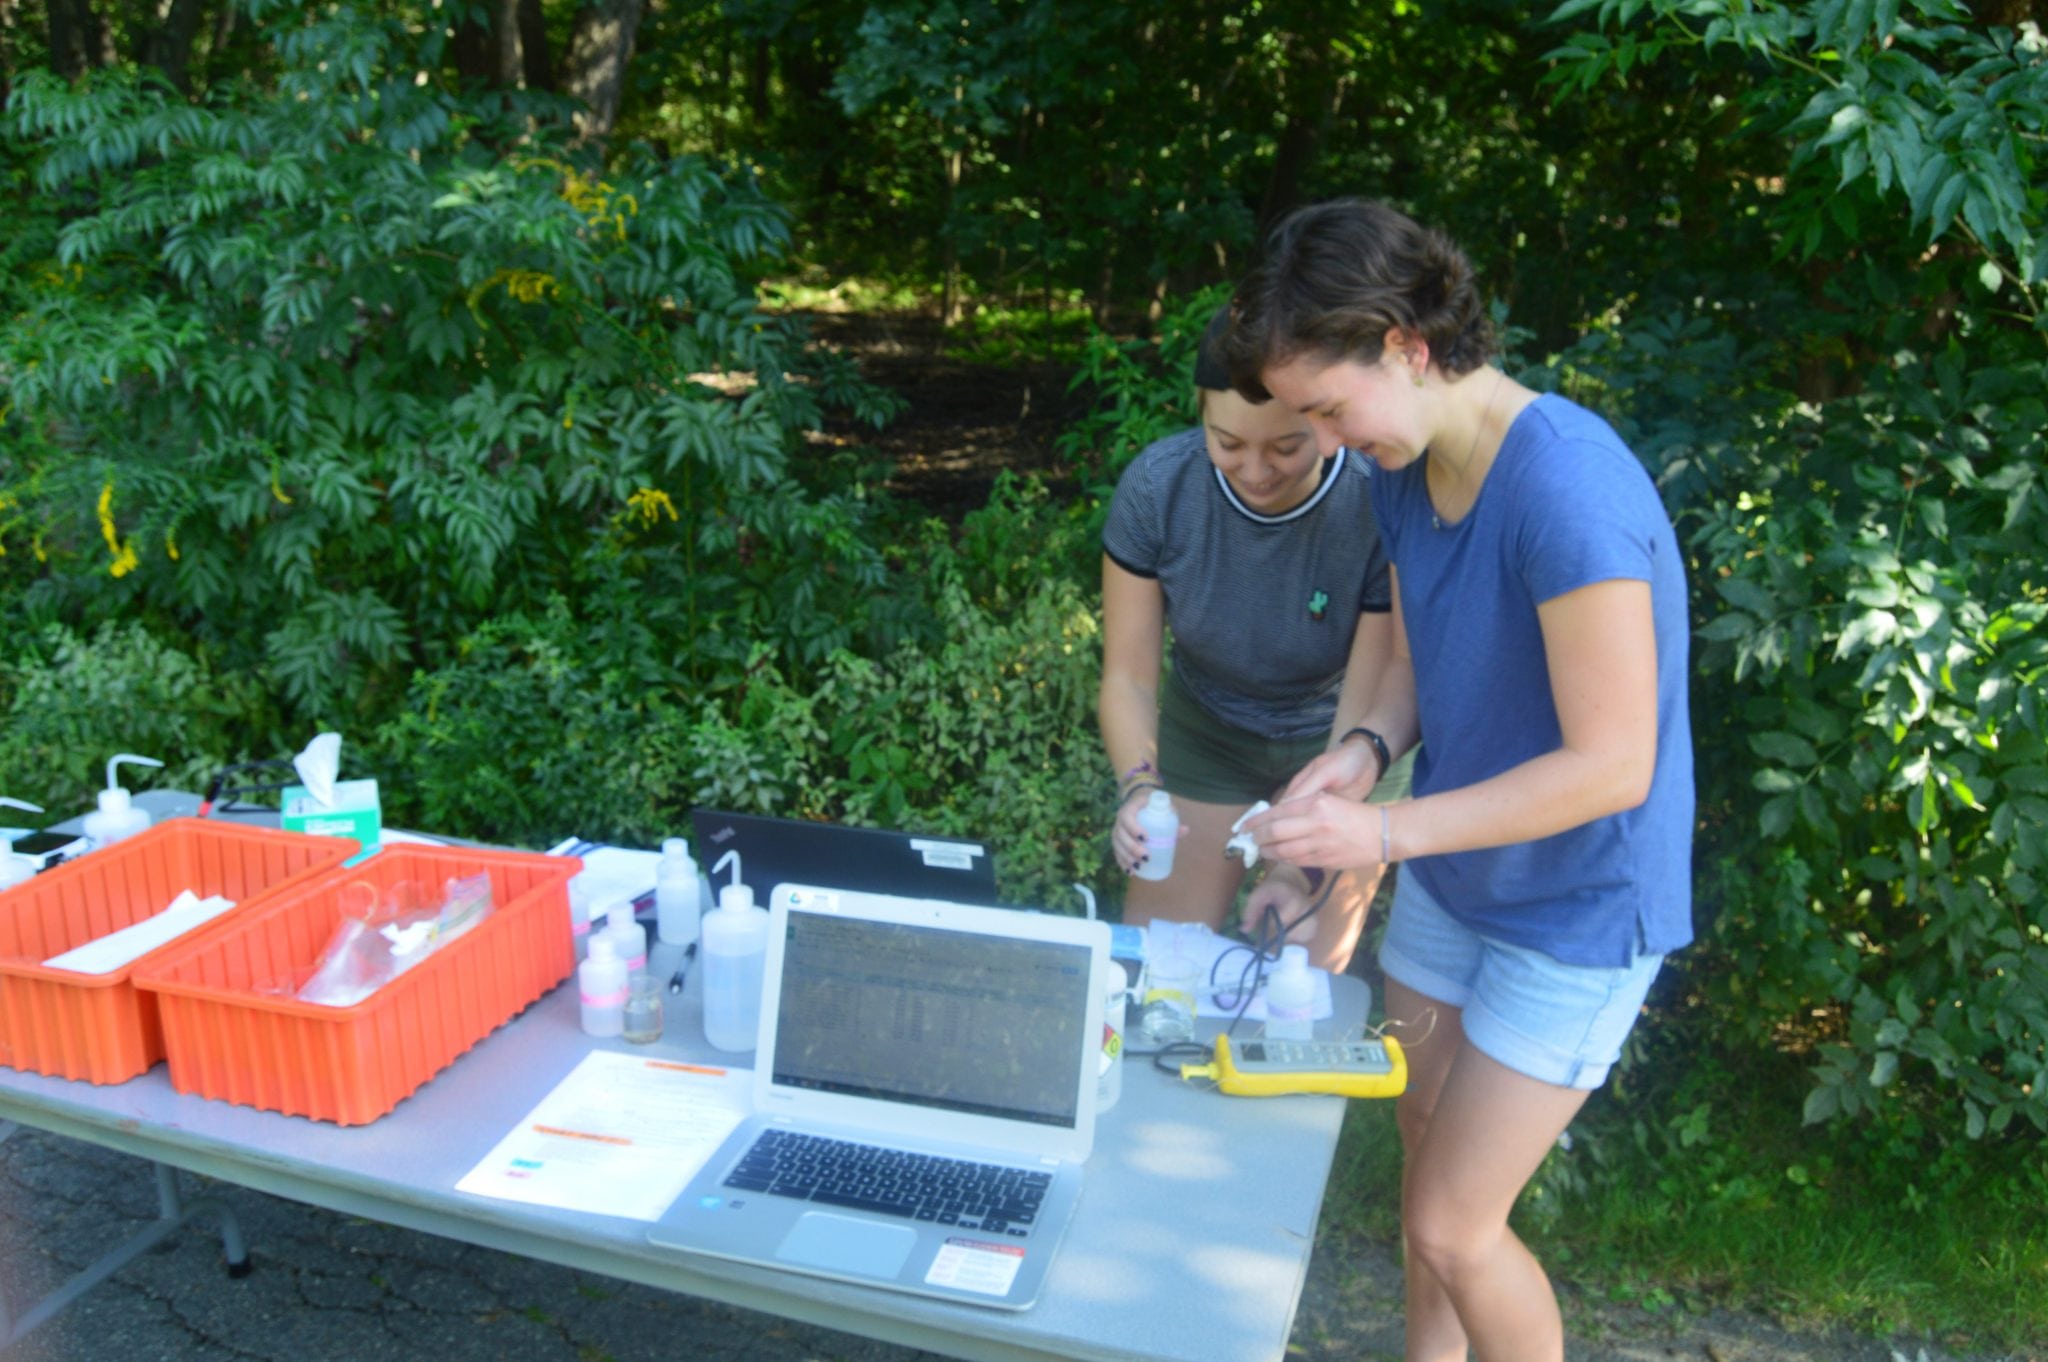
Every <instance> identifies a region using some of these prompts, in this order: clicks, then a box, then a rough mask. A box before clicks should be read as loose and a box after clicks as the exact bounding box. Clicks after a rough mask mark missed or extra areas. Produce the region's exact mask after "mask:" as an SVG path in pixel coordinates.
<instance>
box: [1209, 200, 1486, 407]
mask: <svg viewBox="0 0 2048 1362" xmlns="http://www.w3.org/2000/svg"><path fill="white" fill-rule="evenodd" d="M1393 327H1400V328H1401V329H1402V330H1404V331H1412V332H1414V333H1416V334H1417V335H1419V336H1421V337H1422V338H1423V339H1424V340H1426V341H1428V342H1429V354H1430V358H1431V359H1433V360H1435V361H1436V364H1437V367H1438V368H1440V369H1442V370H1443V371H1444V372H1445V373H1446V374H1450V375H1452V376H1454V377H1455V376H1456V375H1459V374H1466V373H1470V372H1471V371H1472V370H1474V369H1477V368H1478V367H1479V366H1480V365H1482V364H1484V363H1485V362H1486V361H1487V359H1488V358H1490V357H1491V356H1492V355H1493V353H1494V350H1495V343H1494V335H1493V323H1492V321H1491V320H1490V319H1489V318H1488V317H1487V315H1486V308H1485V306H1484V304H1482V303H1481V302H1480V299H1479V288H1478V283H1477V281H1476V280H1475V279H1474V278H1473V276H1472V262H1471V261H1469V260H1467V259H1466V258H1465V253H1464V252H1463V251H1461V250H1459V249H1458V247H1457V244H1456V243H1455V242H1453V241H1452V240H1451V239H1450V238H1449V237H1447V236H1445V235H1444V234H1443V233H1442V232H1439V231H1436V230H1435V229H1433V228H1428V227H1423V226H1421V225H1420V224H1418V223H1417V222H1415V221H1414V220H1413V219H1412V218H1410V217H1408V216H1407V215H1406V214H1404V213H1402V212H1400V211H1398V210H1396V209H1394V208H1390V207H1388V206H1387V205H1386V204H1384V203H1380V202H1378V201H1376V200H1373V199H1332V200H1331V201H1330V202H1328V203H1318V204H1312V205H1310V206H1309V207H1307V208H1298V209H1296V210H1295V211H1294V212H1292V213H1289V214H1288V215H1287V216H1286V217H1285V218H1282V219H1281V220H1280V223H1279V225H1277V226H1276V227H1274V228H1273V230H1272V232H1271V233H1269V234H1268V235H1267V237H1266V250H1265V258H1264V259H1262V260H1261V261H1260V262H1259V264H1258V265H1257V266H1256V267H1255V268H1254V269H1253V270H1252V272H1251V273H1250V274H1248V275H1246V276H1245V278H1244V281H1243V282H1242V283H1240V284H1239V285H1238V288H1237V295H1236V297H1235V298H1234V299H1232V301H1231V325H1230V332H1229V334H1228V335H1227V336H1226V337H1224V341H1223V360H1224V363H1225V365H1226V366H1227V367H1228V368H1229V370H1230V380H1231V384H1232V386H1234V387H1235V388H1236V389H1237V390H1238V392H1240V393H1242V394H1243V395H1244V396H1245V397H1246V398H1248V399H1250V400H1252V401H1254V402H1263V401H1265V400H1266V398H1267V397H1269V396H1270V395H1271V394H1269V393H1268V392H1267V391H1266V385H1265V382H1264V380H1263V379H1262V378H1261V377H1260V375H1261V374H1262V373H1263V372H1264V371H1265V370H1266V369H1267V368H1268V367H1270V366H1272V365H1275V364H1284V363H1286V362H1287V361H1288V360H1291V359H1293V358H1295V357H1296V356H1299V355H1316V356H1319V357H1321V358H1323V359H1326V360H1328V361H1330V362H1331V363H1335V362H1337V361H1339V360H1347V359H1348V360H1355V361H1357V362H1358V363H1361V364H1374V363H1377V362H1378V361H1379V358H1380V352H1381V351H1382V350H1384V349H1385V348H1386V338H1387V332H1388V330H1389V329H1391V328H1393Z"/></svg>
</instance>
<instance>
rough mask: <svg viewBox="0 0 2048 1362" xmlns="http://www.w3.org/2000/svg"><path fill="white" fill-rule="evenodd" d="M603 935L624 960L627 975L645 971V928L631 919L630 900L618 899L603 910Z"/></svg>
mask: <svg viewBox="0 0 2048 1362" xmlns="http://www.w3.org/2000/svg"><path fill="white" fill-rule="evenodd" d="M604 936H605V939H606V940H608V941H610V942H611V943H612V950H613V951H615V952H616V953H617V954H618V957H619V959H621V960H623V961H625V962H626V973H627V975H628V976H629V977H636V976H639V975H643V974H645V973H647V929H646V928H645V927H642V926H641V925H640V924H639V923H637V922H635V921H634V920H633V905H632V902H631V901H630V900H627V899H619V900H618V901H616V902H614V903H613V904H612V906H611V907H609V908H607V909H605V910H604Z"/></svg>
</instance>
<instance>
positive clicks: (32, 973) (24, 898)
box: [0, 818, 356, 1083]
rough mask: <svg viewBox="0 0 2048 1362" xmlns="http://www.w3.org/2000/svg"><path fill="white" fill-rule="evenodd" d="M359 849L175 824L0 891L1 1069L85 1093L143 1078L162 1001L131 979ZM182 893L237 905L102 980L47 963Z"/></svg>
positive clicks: (158, 1034)
mask: <svg viewBox="0 0 2048 1362" xmlns="http://www.w3.org/2000/svg"><path fill="white" fill-rule="evenodd" d="M355 851H356V845H355V843H354V842H351V841H348V840H347V839H345V838H338V837H308V836H306V835H304V834H302V833H295V832H278V831H275V830H274V829H270V828H252V827H247V826H245V825H242V824H238V823H209V822H205V821H202V820H200V819H197V818H173V819H169V820H167V821H165V822H162V823H159V824H157V825H156V826H155V827H153V828H151V829H149V830H148V831H147V832H144V833H141V834H139V835H137V836H135V837H131V838H129V839H128V840H127V841H124V842H120V843H118V844H116V845H114V846H111V847H108V848H107V849H106V850H104V851H96V852H94V853H92V854H91V855H90V856H81V857H78V858H77V859H75V860H70V861H66V862H65V863H64V864H62V865H59V866H54V867H52V868H51V869H49V870H46V871H44V872H43V873H42V874H40V875H37V876H36V877H35V878H34V879H33V880H30V881H29V882H28V883H26V884H22V885H19V886H17V887H15V888H13V889H9V890H7V891H5V892H4V893H0V1064H5V1065H7V1066H8V1067H9V1068H14V1069H26V1070H29V1071H30V1072H33V1073H40V1074H49V1075H52V1076H53V1077H56V1078H76V1079H83V1080H84V1081H85V1082H88V1083H121V1082H125V1081H127V1080H128V1079H131V1078H133V1077H135V1075H137V1074H139V1073H142V1072H143V1071H144V1070H146V1069H148V1068H149V1067H150V1066H151V1065H152V1064H155V1063H156V1062H157V1061H158V1060H160V1059H162V1058H163V1057H164V1039H163V1031H162V1027H161V1025H160V1023H159V1020H158V1008H157V1000H156V998H155V996H154V995H152V994H149V993H145V992H141V991H139V990H138V989H137V988H136V987H135V985H134V976H135V975H136V974H137V973H138V972H139V971H141V970H143V969H145V968H147V967H149V966H150V965H152V964H154V963H157V962H159V961H161V960H164V959H167V958H169V957H170V956H172V955H174V954H176V953H177V952H179V951H181V950H184V949H186V948H187V947H189V946H190V945H191V944H192V943H193V942H195V941H196V940H198V939H200V938H204V937H210V936H211V935H212V934H214V933H216V932H220V931H224V930H227V929H228V927H229V925H230V924H231V923H233V922H235V921H237V920H239V919H240V918H241V917H242V916H243V915H245V914H247V913H250V912H254V911H257V910H259V909H260V908H261V906H262V904H263V903H264V902H265V901H266V900H267V899H268V898H270V897H272V896H274V895H275V894H277V893H279V892H283V891H286V890H289V889H292V888H295V887H297V886H298V885H300V884H302V883H305V882H307V881H309V880H310V879H312V878H313V877H314V876H317V875H320V874H322V873H324V872H326V871H329V870H332V869H334V868H335V867H337V866H339V865H340V864H341V863H342V861H344V860H346V859H347V858H348V857H350V856H352V855H354V854H355ZM182 889H190V890H191V891H192V892H194V893H195V894H198V895H200V896H201V897H202V898H203V897H206V896H208V895H211V894H219V895H222V896H224V897H226V898H230V899H233V900H234V901H235V904H236V906H235V908H234V909H233V910H232V911H231V912H229V913H228V914H227V915H225V916H224V917H222V918H220V919H219V920H218V921H215V922H212V923H209V924H208V925H207V926H205V927H203V928H201V929H199V930H198V931H197V932H196V933H194V934H193V935H192V936H187V937H181V938H179V939H178V940H176V941H171V942H166V943H165V944H164V945H162V946H159V947H158V948H157V949H156V950H154V951H151V952H150V953H149V954H147V955H144V956H141V957H139V958H138V959H136V960H135V961H133V962H132V963H130V964H129V965H127V966H126V967H124V968H122V969H117V970H111V971H109V972H108V973H106V974H79V973H77V972H76V971H73V970H63V969H51V968H50V967H49V966H47V965H45V964H43V963H42V962H43V961H45V960H48V959H49V958H51V957H52V956H55V955H60V954H62V953H63V952H65V951H68V950H70V949H71V948H72V947H74V946H81V945H84V944H85V943H86V942H88V941H94V940H97V939H98V938H100V937H103V936H105V935H107V934H108V933H109V932H116V931H119V930H120V929H121V928H123V927H130V926H133V925H134V924H135V923H137V922H140V921H141V920H142V919H143V918H146V917H151V916H153V915H155V914H156V913H159V912H161V911H162V910H163V909H164V908H166V907H168V906H169V905H170V902H171V900H172V899H174V898H176V897H177V895H178V891H180V890H182Z"/></svg>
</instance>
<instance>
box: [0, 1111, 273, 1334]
mask: <svg viewBox="0 0 2048 1362" xmlns="http://www.w3.org/2000/svg"><path fill="white" fill-rule="evenodd" d="M14 1130H15V1125H14V1122H12V1121H0V1141H4V1140H5V1139H6V1138H7V1137H8V1136H9V1135H12V1134H13V1133H14ZM150 1167H151V1168H153V1169H155V1170H156V1201H157V1218H156V1219H155V1220H154V1221H152V1222H151V1223H150V1224H148V1225H146V1226H144V1227H143V1228H142V1229H140V1230H137V1231H136V1232H135V1233H134V1234H132V1235H130V1236H129V1237H128V1238H127V1239H125V1240H123V1241H122V1242H121V1243H120V1244H119V1245H117V1246H115V1247H114V1248H113V1249H111V1250H109V1251H108V1252H107V1253H106V1254H104V1255H102V1256H101V1258H100V1259H99V1261H98V1262H96V1263H94V1264H93V1265H92V1266H90V1267H87V1268H84V1269H82V1270H81V1271H80V1272H79V1273H78V1274H77V1275H76V1276H74V1277H72V1278H71V1280H70V1281H68V1282H65V1283H64V1284H63V1285H62V1286H60V1287H58V1288H57V1289H56V1290H55V1291H52V1292H51V1293H50V1294H49V1295H47V1296H45V1297H44V1298H43V1299H42V1300H40V1301H38V1302H36V1304H35V1306H34V1308H32V1309H31V1310H29V1311H28V1313H26V1314H24V1315H23V1316H22V1317H21V1318H20V1319H18V1320H17V1319H15V1318H13V1317H12V1315H11V1314H10V1313H9V1312H8V1309H7V1306H6V1303H5V1302H4V1301H0V1348H7V1347H10V1346H12V1345H13V1344H14V1343H16V1342H18V1341H19V1340H21V1339H22V1338H24V1337H26V1336H27V1335H28V1334H29V1333H30V1332H31V1331H33V1330H35V1329H37V1328H38V1327H40V1326H41V1325H43V1324H44V1323H46V1322H47V1321H49V1319H50V1318H51V1317H52V1316H54V1315H56V1314H57V1312H58V1311H60V1310H62V1309H63V1308H64V1307H65V1306H67V1305H69V1304H71V1302H73V1301H75V1300H77V1299H78V1298H79V1297H80V1296H83V1295H84V1294H85V1293H86V1292H88V1291H90V1290H92V1289H93V1288H94V1287H95V1286H98V1285H99V1284H100V1283H101V1282H103V1281H105V1280H106V1279H107V1278H108V1277H111V1276H113V1275H114V1273H116V1272H118V1271H120V1270H121V1268H122V1267H123V1266H125V1265H126V1264H127V1263H128V1262H129V1260H130V1259H132V1258H134V1257H135V1256H136V1255H138V1254H140V1253H142V1252H144V1251H145V1250H147V1249H151V1248H154V1247H155V1246H156V1245H158V1244H160V1243H162V1242H163V1241H164V1240H166V1239H168V1238H170V1237H171V1235H172V1234H174V1233H176V1232H177V1231H178V1230H179V1229H180V1228H181V1227H182V1226H183V1225H184V1224H185V1222H186V1221H188V1220H190V1219H192V1218H193V1217H194V1216H199V1215H217V1216H219V1217H220V1247H221V1253H222V1254H223V1256H225V1257H226V1259H227V1269H228V1276H230V1277H246V1276H248V1275H249V1249H248V1245H247V1244H245V1243H244V1242H243V1240H242V1222H241V1221H239V1220H237V1219H236V1218H235V1213H234V1211H233V1209H232V1208H230V1207H229V1206H228V1205H227V1203H226V1202H224V1201H221V1200H220V1199H219V1198H218V1197H201V1198H199V1199H198V1200H197V1201H193V1202H190V1203H187V1202H186V1201H185V1200H184V1199H183V1198H182V1197H181V1196H180V1195H179V1193H178V1174H177V1170H176V1169H174V1168H172V1167H170V1166H169V1165H168V1164H161V1163H152V1164H151V1165H150Z"/></svg>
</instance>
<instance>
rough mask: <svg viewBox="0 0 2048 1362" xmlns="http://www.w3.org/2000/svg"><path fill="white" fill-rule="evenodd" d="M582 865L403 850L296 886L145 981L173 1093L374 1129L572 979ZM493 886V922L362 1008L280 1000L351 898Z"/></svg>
mask: <svg viewBox="0 0 2048 1362" xmlns="http://www.w3.org/2000/svg"><path fill="white" fill-rule="evenodd" d="M581 868H582V862H580V861H578V860H577V859H576V858H574V857H565V856H539V855H535V854H532V853H529V852H517V851H484V850H471V849H467V848H457V847H432V848H428V847H413V846H390V845H387V846H386V847H385V848H384V849H383V850H382V851H380V852H378V853H377V854H376V855H375V856H372V857H371V858H370V859H369V860H367V861H364V862H362V863H361V864H360V865H357V866H354V867H352V868H350V869H348V870H343V871H336V872H331V873H329V874H327V875H323V876H321V877H320V878H319V879H318V880H315V881H313V882H311V883H310V884H303V885H299V886H296V887H295V888H293V889H292V890H290V891H289V892H286V893H284V894H280V895H278V896H277V897H275V898H273V899H271V900H270V901H269V902H267V903H266V904H265V905H264V906H263V907H262V908H260V909H258V910H256V911H253V912H251V913H250V914H248V915H247V916H246V917H244V918H242V919H240V920H239V921H238V922H237V924H236V926H235V928H234V929H233V930H222V931H219V932H216V933H213V934H211V935H209V936H208V937H207V938H206V939H205V940H204V941H201V942H197V943H195V944H194V946H193V948H192V949H190V950H187V951H182V952H179V953H177V954H175V955H171V956H169V957H168V958H167V959H165V960H163V961H161V962H156V963H153V964H152V965H151V967H150V968H148V969H146V970H141V971H138V972H137V975H136V979H135V982H136V985H137V986H138V987H140V988H142V989H144V990H147V991H149V992H151V993H153V994H155V995H156V998H157V1007H158V1012H159V1015H160V1016H161V1018H162V1021H163V1030H164V1050H165V1054H166V1057H167V1058H168V1059H169V1061H170V1076H171V1085H172V1086H173V1087H175V1088H176V1089H177V1090H178V1091H179V1092H184V1093H192V1094H194V1095H197V1096H200V1097H211V1098H219V1099H221V1100H224V1101H228V1102H237V1103H240V1104H241V1105H243V1106H249V1107H258V1108H261V1109H263V1110H265V1111H280V1112H284V1113H286V1114H288V1115H295V1116H309V1117H312V1118H314V1119H316V1120H322V1121H333V1122H336V1123H337V1124H340V1125H362V1124H365V1123H367V1122H370V1121H374V1120H376V1119H377V1118H378V1117H379V1116H382V1115H384V1114H385V1113H386V1112H388V1111H390V1110H391V1109H392V1108H393V1107H394V1106H396V1105H398V1103H399V1101H400V1100H402V1099H403V1098H405V1097H407V1096H408V1095H410V1094H411V1093H413V1092H414V1091H416V1090H417V1089H418V1088H419V1087H420V1086H421V1085H422V1084H424V1083H425V1082H426V1081H427V1080H428V1079H430V1078H432V1077H433V1076H434V1075H435V1074H437V1073H439V1072H440V1071H441V1070H442V1069H444V1068H446V1067H447V1066H448V1065H449V1064H451V1063H453V1062H454V1061H455V1059H456V1058H457V1057H458V1056H460V1055H461V1054H463V1053H464V1052H465V1051H467V1050H468V1049H469V1048H470V1047H471V1046H473V1045H475V1044H476V1043H477V1042H478V1041H479V1040H481V1039H483V1038H484V1037H485V1036H487V1035H489V1034H490V1033H491V1032H492V1031H493V1030H495V1029H496V1028H497V1027H499V1026H500V1025H502V1024H503V1023H505V1022H506V1021H508V1020H509V1019H511V1018H512V1017H513V1016H514V1015H516V1014H517V1013H518V1012H519V1011H520V1010H521V1009H523V1008H525V1007H526V1006H527V1005H528V1004H529V1003H531V1002H533V1001H534V1000H535V999H537V998H539V997H540V996H541V995H542V994H544V993H546V992H547V991H548V990H549V989H551V988H553V987H554V986H555V985H556V984H558V983H560V982H561V981H562V980H563V979H565V978H567V977H568V976H569V972H570V970H571V969H572V968H573V967H574V965H575V954H574V951H573V948H572V946H571V944H570V938H569V898H568V884H569V880H570V879H571V878H572V877H573V876H574V875H575V874H576V872H577V871H578V870H580V869H581ZM484 873H488V874H489V875H490V877H491V904H492V909H491V914H490V916H489V917H487V918H486V919H485V920H484V921H483V922H482V923H480V924H478V925H477V926H476V927H475V928H474V929H473V930H471V931H468V932H466V933H464V934H463V935H462V936H460V937H457V938H456V939H454V940H453V941H450V942H448V943H447V944H446V945H444V946H443V947H441V948H440V949H437V950H435V951H434V952H433V953H432V954H431V955H429V956H428V957H427V958H426V959H425V960H423V961H422V962H421V963H420V964H418V965H416V966H414V967H413V968H412V969H410V970H407V971H406V972H405V973H404V974H401V975H399V976H398V977H397V978H395V979H392V980H391V981H390V982H388V983H386V984H385V985H384V986H383V987H381V988H379V989H378V990H377V991H376V992H375V993H373V994H371V995H370V996H369V997H368V998H365V999H364V1000H363V1001H361V1002H359V1003H357V1004H355V1005H354V1006H352V1007H325V1006H322V1005H320V1004H317V1003H305V1002H300V1001H298V1000H297V999H296V998H292V997H289V996H278V995H277V994H274V993H271V992H267V991H265V990H266V988H268V987H270V986H272V985H275V984H276V983H277V982H278V981H281V980H289V979H295V978H297V979H302V978H303V977H304V976H305V974H306V972H307V970H308V969H309V968H310V967H311V966H312V965H313V964H314V962H315V961H316V960H317V959H318V958H319V955H320V952H321V950H322V949H323V948H324V947H325V946H326V944H327V941H328V939H329V937H330V936H332V935H333V933H334V929H335V928H336V927H337V926H338V925H339V924H340V922H341V918H342V902H343V892H344V890H345V888H346V886H348V885H349V884H351V883H353V882H355V881H358V880H367V881H368V882H370V883H371V884H372V885H374V886H375V887H376V888H377V890H378V891H379V893H380V894H382V893H386V892H388V891H390V890H391V889H392V888H393V886H395V885H397V884H398V883H399V882H400V881H405V880H410V881H413V882H415V883H417V884H420V885H422V886H426V887H429V888H431V889H432V890H436V891H438V890H439V889H440V887H441V886H442V884H443V883H444V882H445V881H447V880H450V879H462V878H467V877H468V876H471V875H477V874H484Z"/></svg>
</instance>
